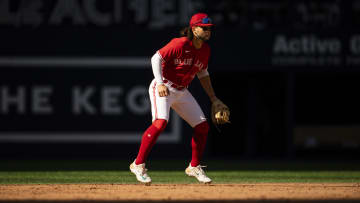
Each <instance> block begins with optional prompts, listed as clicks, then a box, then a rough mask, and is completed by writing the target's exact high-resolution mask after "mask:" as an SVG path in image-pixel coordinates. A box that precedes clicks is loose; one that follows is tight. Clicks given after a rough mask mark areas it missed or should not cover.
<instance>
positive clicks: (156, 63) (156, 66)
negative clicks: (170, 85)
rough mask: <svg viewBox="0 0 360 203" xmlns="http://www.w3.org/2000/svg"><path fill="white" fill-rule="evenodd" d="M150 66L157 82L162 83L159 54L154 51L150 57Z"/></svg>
mask: <svg viewBox="0 0 360 203" xmlns="http://www.w3.org/2000/svg"><path fill="white" fill-rule="evenodd" d="M151 67H152V71H153V74H154V77H155V80H156V83H157V84H163V83H164V81H163V76H162V71H161V56H160V55H159V54H158V53H157V52H156V53H155V54H154V55H153V56H152V57H151Z"/></svg>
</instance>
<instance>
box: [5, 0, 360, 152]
mask: <svg viewBox="0 0 360 203" xmlns="http://www.w3.org/2000/svg"><path fill="white" fill-rule="evenodd" d="M358 4H359V3H358V1H355V0H353V1H346V2H338V1H330V0H329V1H321V2H315V3H310V2H303V1H295V2H293V3H292V4H288V3H284V2H270V3H269V2H263V1H241V2H236V1H220V2H219V1H203V0H186V1H180V0H173V1H165V0H156V1H155V0H153V1H152V0H139V1H128V0H121V1H120V0H119V1H96V0H94V1H81V0H75V1H66V0H52V1H41V0H39V1H25V0H19V1H10V0H0V31H1V35H0V45H1V49H0V82H1V83H0V93H1V94H0V107H1V108H0V123H1V125H0V156H1V157H4V158H6V157H19V158H21V157H28V156H29V157H32V156H33V157H43V156H45V157H52V156H56V157H68V156H71V155H72V154H75V156H76V155H79V156H84V157H93V156H99V157H130V156H133V154H134V153H136V150H137V148H138V143H139V141H140V139H141V134H142V132H143V131H144V130H145V129H146V127H147V126H148V125H149V124H150V122H151V117H150V106H149V105H150V104H149V99H148V92H147V91H148V85H149V83H150V82H151V80H152V73H151V67H150V61H149V59H150V57H151V56H152V54H154V53H155V52H156V50H158V49H159V48H161V47H162V46H164V45H165V44H166V43H167V42H168V41H169V40H170V39H171V38H173V37H175V36H177V35H178V32H179V30H180V29H181V28H182V27H184V26H186V25H187V22H188V19H189V17H190V16H191V14H192V13H194V12H198V11H204V12H207V13H209V14H210V16H211V17H212V18H213V21H214V22H215V24H216V26H215V28H214V31H213V34H212V39H211V41H210V42H209V44H210V46H211V47H212V52H211V59H210V62H209V72H210V74H211V77H212V81H213V85H214V88H215V90H216V92H217V95H218V96H219V97H220V98H221V99H222V100H224V102H225V103H226V104H228V105H229V107H230V109H231V113H232V114H231V120H232V124H230V125H226V126H223V127H222V128H221V133H219V132H218V131H217V130H216V129H215V127H214V126H211V135H210V136H209V143H208V147H207V151H206V155H207V156H209V157H244V158H255V157H289V158H297V157H312V156H314V155H316V154H318V155H319V156H322V157H328V156H329V154H333V155H337V156H339V157H340V158H341V157H342V156H343V155H344V154H350V155H352V156H350V158H352V157H353V158H358V157H357V156H354V154H359V153H357V152H358V151H359V149H360V136H359V133H358V132H359V129H360V119H359V117H358V115H359V113H360V112H359V111H360V108H359V107H358V104H359V102H360V101H359V99H358V97H357V92H358V89H359V87H360V82H359V79H360V71H359V65H360V32H359V31H360V30H359V29H358V28H357V27H358V25H359V24H360V18H359V17H358V13H360V11H359V9H358V7H359V6H358ZM190 90H191V91H192V92H193V94H194V95H195V97H196V99H197V100H198V101H199V103H200V105H201V106H202V108H203V110H204V112H205V114H206V115H207V116H209V101H208V99H207V96H206V94H205V93H204V92H203V91H202V89H201V87H200V84H199V82H198V81H197V80H195V81H194V83H193V84H192V86H191V87H190ZM190 138H191V128H190V127H189V126H188V125H187V124H186V123H185V122H183V121H182V120H181V119H180V118H179V117H177V116H176V115H175V114H172V116H171V121H170V123H169V126H168V128H167V129H166V131H165V133H164V134H163V135H162V136H161V137H160V139H159V147H158V148H156V149H154V156H158V157H182V156H186V155H189V154H190V148H189V143H190ZM347 157H349V156H347Z"/></svg>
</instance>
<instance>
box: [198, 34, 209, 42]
mask: <svg viewBox="0 0 360 203" xmlns="http://www.w3.org/2000/svg"><path fill="white" fill-rule="evenodd" d="M194 36H195V37H196V38H198V39H200V40H202V41H203V42H206V41H208V40H209V39H210V36H206V35H205V36H199V35H197V34H196V35H194Z"/></svg>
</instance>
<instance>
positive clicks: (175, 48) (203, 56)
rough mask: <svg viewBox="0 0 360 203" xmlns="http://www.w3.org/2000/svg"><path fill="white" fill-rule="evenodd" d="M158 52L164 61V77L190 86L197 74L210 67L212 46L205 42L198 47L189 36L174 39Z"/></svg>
mask: <svg viewBox="0 0 360 203" xmlns="http://www.w3.org/2000/svg"><path fill="white" fill-rule="evenodd" d="M158 53H159V54H160V56H161V58H162V59H163V61H162V64H161V66H162V74H163V77H164V78H165V79H167V80H170V81H171V82H173V83H175V84H177V85H182V86H188V85H189V84H190V82H191V81H192V80H193V79H194V77H195V75H196V74H197V73H198V72H199V71H201V70H203V69H207V67H208V60H209V57H210V47H209V45H208V44H207V43H204V44H203V45H202V46H201V48H200V49H196V48H195V47H194V46H193V44H192V41H191V40H189V39H188V38H187V37H180V38H174V39H172V40H171V41H170V42H169V43H168V44H167V45H165V46H164V47H163V48H161V49H160V50H159V51H158Z"/></svg>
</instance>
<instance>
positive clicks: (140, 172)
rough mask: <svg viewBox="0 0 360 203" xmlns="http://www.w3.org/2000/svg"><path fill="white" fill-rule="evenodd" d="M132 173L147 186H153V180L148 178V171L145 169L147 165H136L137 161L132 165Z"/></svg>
mask: <svg viewBox="0 0 360 203" xmlns="http://www.w3.org/2000/svg"><path fill="white" fill-rule="evenodd" d="M130 171H131V172H132V173H133V174H135V176H136V179H137V180H138V181H139V182H141V183H145V185H150V184H151V178H150V176H148V174H147V173H146V172H147V169H146V168H145V163H143V164H139V165H136V164H135V161H134V162H133V163H132V164H130Z"/></svg>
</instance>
